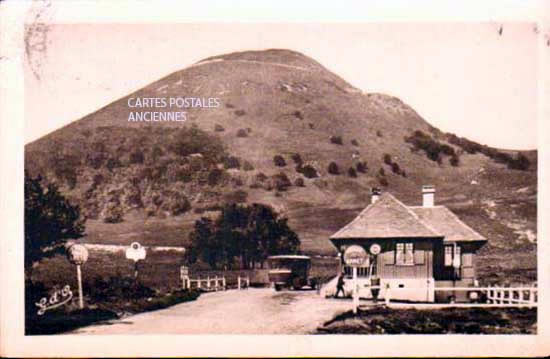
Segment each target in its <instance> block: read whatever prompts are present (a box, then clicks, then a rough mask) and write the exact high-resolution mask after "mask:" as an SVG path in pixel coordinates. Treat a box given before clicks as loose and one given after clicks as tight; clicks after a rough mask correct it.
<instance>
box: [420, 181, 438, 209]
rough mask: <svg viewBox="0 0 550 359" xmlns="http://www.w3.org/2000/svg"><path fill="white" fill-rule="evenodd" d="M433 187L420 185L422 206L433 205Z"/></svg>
mask: <svg viewBox="0 0 550 359" xmlns="http://www.w3.org/2000/svg"><path fill="white" fill-rule="evenodd" d="M434 196H435V187H434V186H432V185H424V186H422V207H433V206H434Z"/></svg>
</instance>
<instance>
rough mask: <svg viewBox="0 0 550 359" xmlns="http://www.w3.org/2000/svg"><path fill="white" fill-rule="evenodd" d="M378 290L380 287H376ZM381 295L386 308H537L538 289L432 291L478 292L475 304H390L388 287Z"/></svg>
mask: <svg viewBox="0 0 550 359" xmlns="http://www.w3.org/2000/svg"><path fill="white" fill-rule="evenodd" d="M373 288H375V287H373ZM376 288H380V287H376ZM380 289H381V292H382V293H381V294H382V296H383V298H384V301H385V303H386V305H388V306H399V307H403V306H415V307H450V306H454V307H537V306H538V288H537V287H536V286H522V287H500V286H492V287H435V288H434V291H436V292H437V291H446V292H460V291H463V292H464V291H465V292H478V293H479V294H480V297H479V298H478V299H477V302H476V303H399V302H393V303H390V302H391V300H392V299H391V290H390V288H389V287H385V288H380ZM399 290H403V289H399ZM407 290H425V289H421V288H407Z"/></svg>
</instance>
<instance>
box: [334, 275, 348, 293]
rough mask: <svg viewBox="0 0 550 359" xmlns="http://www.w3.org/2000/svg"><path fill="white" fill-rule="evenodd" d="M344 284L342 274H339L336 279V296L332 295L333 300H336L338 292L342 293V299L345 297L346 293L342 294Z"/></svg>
mask: <svg viewBox="0 0 550 359" xmlns="http://www.w3.org/2000/svg"><path fill="white" fill-rule="evenodd" d="M344 283H345V282H344V273H341V274H340V276H339V277H338V283H337V284H336V294H335V295H334V298H338V294H340V291H342V297H344V298H345V297H346V292H344Z"/></svg>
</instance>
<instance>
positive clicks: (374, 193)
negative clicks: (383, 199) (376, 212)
mask: <svg viewBox="0 0 550 359" xmlns="http://www.w3.org/2000/svg"><path fill="white" fill-rule="evenodd" d="M378 198H380V188H376V187H373V188H372V192H371V197H370V203H371V204H372V203H375V202H376V201H378Z"/></svg>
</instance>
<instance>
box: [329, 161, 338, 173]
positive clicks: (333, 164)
mask: <svg viewBox="0 0 550 359" xmlns="http://www.w3.org/2000/svg"><path fill="white" fill-rule="evenodd" d="M328 173H330V174H331V175H339V174H340V169H339V168H338V165H337V164H336V162H331V163H329V165H328Z"/></svg>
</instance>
